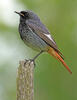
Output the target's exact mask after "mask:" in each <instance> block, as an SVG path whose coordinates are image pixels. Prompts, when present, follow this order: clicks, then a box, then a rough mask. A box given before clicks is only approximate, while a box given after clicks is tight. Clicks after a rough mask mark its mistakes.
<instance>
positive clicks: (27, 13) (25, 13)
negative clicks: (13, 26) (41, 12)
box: [15, 10, 40, 20]
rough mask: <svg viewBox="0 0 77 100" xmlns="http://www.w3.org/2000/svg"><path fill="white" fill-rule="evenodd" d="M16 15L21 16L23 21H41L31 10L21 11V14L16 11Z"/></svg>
mask: <svg viewBox="0 0 77 100" xmlns="http://www.w3.org/2000/svg"><path fill="white" fill-rule="evenodd" d="M15 13H17V14H18V15H19V16H20V19H23V20H28V19H32V20H40V19H39V18H38V16H37V15H36V14H35V13H33V12H32V11H30V10H26V11H21V12H17V11H15Z"/></svg>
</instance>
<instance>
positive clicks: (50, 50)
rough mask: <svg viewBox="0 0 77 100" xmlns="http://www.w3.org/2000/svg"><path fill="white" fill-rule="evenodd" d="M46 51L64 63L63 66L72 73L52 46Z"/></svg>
mask: <svg viewBox="0 0 77 100" xmlns="http://www.w3.org/2000/svg"><path fill="white" fill-rule="evenodd" d="M48 53H49V54H50V55H52V56H54V57H55V58H56V59H58V60H59V61H61V63H62V64H63V65H64V67H65V68H66V69H67V70H68V71H69V72H70V73H71V74H72V72H71V70H70V69H69V67H68V66H67V64H66V63H65V62H64V60H63V58H62V57H61V56H60V55H59V53H58V52H57V51H55V50H54V49H53V48H51V47H50V48H49V50H48Z"/></svg>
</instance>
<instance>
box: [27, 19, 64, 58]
mask: <svg viewBox="0 0 77 100" xmlns="http://www.w3.org/2000/svg"><path fill="white" fill-rule="evenodd" d="M26 24H27V25H28V27H29V28H30V29H31V30H32V31H33V32H35V33H36V34H37V35H38V36H39V37H40V38H41V39H42V40H44V41H45V42H46V43H47V44H48V45H49V46H50V47H52V48H54V49H55V50H56V51H57V52H58V53H60V51H59V50H58V47H57V45H56V42H55V41H54V40H53V38H52V36H51V35H50V33H49V32H48V30H47V29H46V27H45V26H44V25H43V24H42V23H41V22H38V21H34V20H27V21H26ZM60 55H61V56H62V53H60ZM62 58H63V57H62Z"/></svg>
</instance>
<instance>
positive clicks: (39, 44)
mask: <svg viewBox="0 0 77 100" xmlns="http://www.w3.org/2000/svg"><path fill="white" fill-rule="evenodd" d="M20 35H21V37H22V40H23V41H24V43H25V44H26V45H27V46H29V47H31V48H32V49H35V50H37V51H40V50H44V51H47V50H48V45H47V44H46V42H45V41H43V40H42V39H41V38H40V37H39V36H38V35H37V34H36V33H34V32H32V31H26V32H22V33H21V34H20Z"/></svg>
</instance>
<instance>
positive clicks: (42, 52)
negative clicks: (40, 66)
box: [32, 51, 43, 61]
mask: <svg viewBox="0 0 77 100" xmlns="http://www.w3.org/2000/svg"><path fill="white" fill-rule="evenodd" d="M41 53H43V51H40V52H39V53H38V54H37V55H36V56H35V57H34V58H33V59H32V60H33V61H35V59H36V58H37V57H38V56H39V55H40V54H41Z"/></svg>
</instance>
